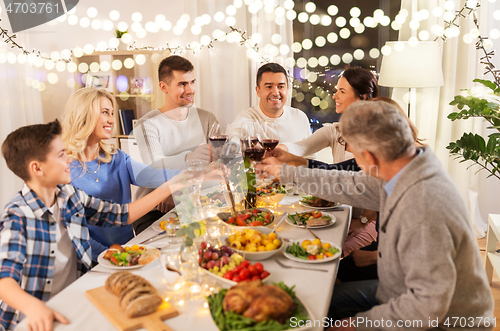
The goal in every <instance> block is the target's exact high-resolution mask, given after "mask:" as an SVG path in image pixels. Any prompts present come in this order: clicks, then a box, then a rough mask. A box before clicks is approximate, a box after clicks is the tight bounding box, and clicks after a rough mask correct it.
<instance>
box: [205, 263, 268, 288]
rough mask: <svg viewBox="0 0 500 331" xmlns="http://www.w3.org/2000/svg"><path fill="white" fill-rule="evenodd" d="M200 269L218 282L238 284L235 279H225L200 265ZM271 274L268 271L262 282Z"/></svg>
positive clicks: (231, 284)
mask: <svg viewBox="0 0 500 331" xmlns="http://www.w3.org/2000/svg"><path fill="white" fill-rule="evenodd" d="M200 271H201V272H202V273H203V274H205V275H207V276H209V277H212V278H213V279H215V280H217V281H218V282H221V283H223V284H226V285H230V286H234V285H236V284H238V283H237V282H235V281H232V280H229V279H226V278H224V277H221V276H217V275H216V274H214V273H211V272H210V271H208V270H207V269H203V268H202V267H200ZM272 275H273V274H272V273H269V276H267V277H266V278H264V279H262V281H263V282H265V281H267V280H269V279H270V278H271V276H272Z"/></svg>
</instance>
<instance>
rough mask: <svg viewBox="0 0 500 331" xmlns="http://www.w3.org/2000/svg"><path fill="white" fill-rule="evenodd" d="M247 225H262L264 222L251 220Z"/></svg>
mask: <svg viewBox="0 0 500 331" xmlns="http://www.w3.org/2000/svg"><path fill="white" fill-rule="evenodd" d="M248 225H249V226H263V225H264V223H262V222H261V221H253V222H250V223H248Z"/></svg>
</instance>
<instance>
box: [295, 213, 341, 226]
mask: <svg viewBox="0 0 500 331" xmlns="http://www.w3.org/2000/svg"><path fill="white" fill-rule="evenodd" d="M303 213H307V212H303ZM303 213H299V214H303ZM294 214H295V213H294ZM322 214H328V213H322ZM328 216H330V217H331V218H332V220H331V221H330V223H328V224H326V225H320V226H310V225H309V226H308V227H309V228H311V230H313V229H321V228H326V227H329V226H332V225H333V224H335V222H336V221H337V218H336V217H335V215H331V214H328ZM285 221H286V222H287V223H288V224H290V225H291V226H295V227H297V228H301V229H305V227H304V226H303V225H297V224H294V223H292V220H290V219H289V218H288V216H287V218H286V219H285Z"/></svg>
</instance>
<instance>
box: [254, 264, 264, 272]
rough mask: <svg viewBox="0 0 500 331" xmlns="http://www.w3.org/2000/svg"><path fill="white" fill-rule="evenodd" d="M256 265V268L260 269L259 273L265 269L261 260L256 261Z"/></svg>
mask: <svg viewBox="0 0 500 331" xmlns="http://www.w3.org/2000/svg"><path fill="white" fill-rule="evenodd" d="M254 267H255V269H257V271H258V272H259V273H261V272H262V271H264V266H263V265H262V263H260V262H257V263H255V264H254Z"/></svg>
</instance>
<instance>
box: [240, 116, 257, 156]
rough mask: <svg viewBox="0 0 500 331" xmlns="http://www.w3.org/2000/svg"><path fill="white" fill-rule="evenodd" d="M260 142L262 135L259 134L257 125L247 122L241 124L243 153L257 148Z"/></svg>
mask: <svg viewBox="0 0 500 331" xmlns="http://www.w3.org/2000/svg"><path fill="white" fill-rule="evenodd" d="M259 142H260V134H259V133H258V132H257V128H256V123H254V122H251V121H246V122H243V123H242V124H241V136H240V143H241V152H242V153H245V150H246V149H247V148H251V147H255V146H256V145H257V144H258V143H259Z"/></svg>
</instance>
